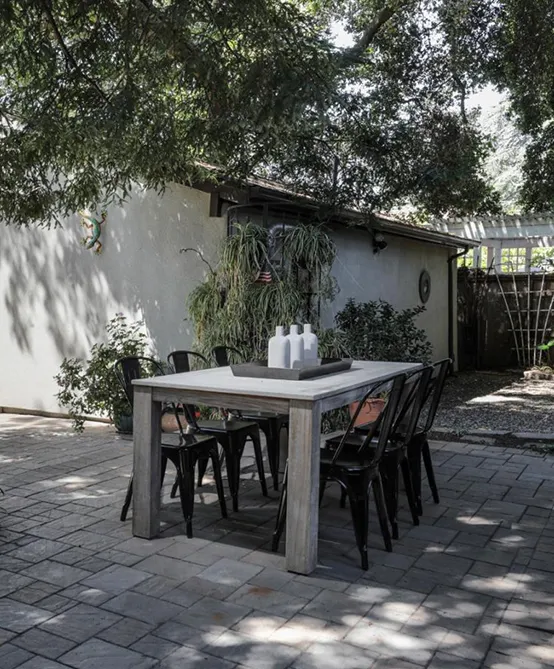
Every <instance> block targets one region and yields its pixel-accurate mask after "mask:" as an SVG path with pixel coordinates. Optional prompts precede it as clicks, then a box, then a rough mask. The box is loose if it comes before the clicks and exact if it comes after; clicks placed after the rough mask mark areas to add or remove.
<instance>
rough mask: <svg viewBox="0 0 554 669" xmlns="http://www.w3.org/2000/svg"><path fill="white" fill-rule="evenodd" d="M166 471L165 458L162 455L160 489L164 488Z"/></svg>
mask: <svg viewBox="0 0 554 669" xmlns="http://www.w3.org/2000/svg"><path fill="white" fill-rule="evenodd" d="M166 469H167V458H166V457H165V456H164V455H162V471H161V481H160V488H163V487H164V479H165V471H166Z"/></svg>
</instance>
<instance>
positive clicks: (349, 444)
mask: <svg viewBox="0 0 554 669" xmlns="http://www.w3.org/2000/svg"><path fill="white" fill-rule="evenodd" d="M343 436H344V432H343V433H342V434H337V435H334V436H333V437H331V439H326V440H325V445H324V446H323V448H322V449H321V451H320V458H322V457H323V453H324V451H326V450H328V451H329V452H331V453H334V451H335V449H336V448H337V446H338V445H339V444H340V442H341V439H342V438H343ZM364 439H365V435H363V434H358V433H357V432H352V433H351V434H349V435H348V437H347V438H346V441H345V443H344V446H345V451H344V452H345V455H346V458H347V459H348V460H352V459H353V458H352V449H354V448H360V446H361V445H362V443H363V441H364ZM377 442H378V437H374V438H373V439H372V440H371V443H370V444H368V445H367V446H366V449H367V452H368V453H370V454H371V455H373V453H374V452H375V448H376V446H377ZM401 449H402V444H401V443H395V441H394V440H391V441H389V442H388V444H387V447H386V449H385V453H384V455H383V457H387V455H389V454H392V453H396V452H397V451H399V450H401ZM341 460H342V458H341Z"/></svg>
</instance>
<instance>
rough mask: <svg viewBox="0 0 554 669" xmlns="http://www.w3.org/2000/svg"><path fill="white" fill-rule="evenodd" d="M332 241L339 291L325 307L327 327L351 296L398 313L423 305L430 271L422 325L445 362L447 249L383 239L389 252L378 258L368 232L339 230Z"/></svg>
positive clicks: (394, 238) (446, 340) (406, 241)
mask: <svg viewBox="0 0 554 669" xmlns="http://www.w3.org/2000/svg"><path fill="white" fill-rule="evenodd" d="M332 236H333V239H334V241H335V244H336V245H337V258H336V260H335V263H334V265H333V274H334V276H335V278H336V279H337V281H338V285H339V288H340V292H339V294H338V295H337V297H336V299H335V300H334V302H333V303H332V304H331V305H328V306H327V307H325V308H324V310H323V313H322V319H323V324H324V325H325V326H326V327H330V326H331V325H332V324H333V318H334V315H335V314H336V313H337V311H340V309H342V308H343V307H344V305H345V304H346V300H347V299H348V298H350V297H353V298H354V299H356V300H357V301H359V302H367V301H369V300H378V299H383V300H386V301H387V302H390V303H391V304H392V305H393V306H394V307H395V308H396V309H404V308H408V307H414V306H416V305H419V304H421V301H420V298H419V275H420V273H421V271H422V270H423V269H426V270H427V271H428V272H429V274H430V276H431V294H430V297H429V300H428V302H427V304H426V305H425V306H426V311H425V312H424V313H423V314H421V316H420V317H419V319H418V325H419V326H420V327H422V328H423V329H424V330H425V331H426V333H427V336H428V338H429V341H430V342H431V344H432V346H433V358H434V359H439V358H444V357H447V356H448V264H447V259H448V256H449V250H448V249H446V248H443V247H439V246H434V245H431V244H427V243H421V242H417V241H412V240H409V239H403V238H401V237H394V236H392V235H385V239H386V241H387V243H388V246H387V248H386V249H384V250H383V251H381V252H380V253H377V254H374V253H373V246H372V242H371V237H370V236H369V234H368V233H367V232H365V231H362V230H359V229H354V228H349V229H346V228H344V227H343V228H336V229H334V230H333V232H332ZM453 251H454V250H453V249H451V250H450V253H452V252H453ZM454 304H455V302H454Z"/></svg>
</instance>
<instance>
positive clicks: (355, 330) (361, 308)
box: [335, 299, 432, 362]
mask: <svg viewBox="0 0 554 669" xmlns="http://www.w3.org/2000/svg"><path fill="white" fill-rule="evenodd" d="M424 311H425V307H423V306H417V307H412V308H411V309H403V310H401V311H397V310H396V309H395V308H394V307H393V306H392V305H391V304H389V303H388V302H385V301H383V300H379V301H370V302H356V301H355V300H354V299H349V300H348V302H347V303H346V306H345V307H344V309H343V310H342V311H339V313H338V314H337V315H336V316H335V323H336V326H337V329H338V330H339V331H340V332H341V333H342V340H343V346H344V351H345V353H346V354H347V355H348V356H349V357H351V358H354V359H355V360H386V361H388V362H429V361H430V359H431V353H432V346H431V343H430V342H429V341H428V340H427V335H426V334H425V331H424V330H422V329H421V328H418V327H417V325H416V323H415V319H416V318H417V316H419V315H420V314H421V313H423V312H424Z"/></svg>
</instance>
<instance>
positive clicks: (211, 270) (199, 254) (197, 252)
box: [179, 247, 215, 274]
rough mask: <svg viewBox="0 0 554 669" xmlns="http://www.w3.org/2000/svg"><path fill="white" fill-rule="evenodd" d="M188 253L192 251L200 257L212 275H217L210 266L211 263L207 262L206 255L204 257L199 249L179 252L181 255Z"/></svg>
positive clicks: (187, 249)
mask: <svg viewBox="0 0 554 669" xmlns="http://www.w3.org/2000/svg"><path fill="white" fill-rule="evenodd" d="M187 251H192V252H193V253H196V254H197V255H198V257H199V258H200V260H201V261H202V262H203V263H205V264H206V265H207V266H208V268H209V270H210V272H211V273H212V274H215V272H214V269H213V267H212V266H211V265H210V263H209V262H208V261H207V260H206V258H204V255H203V254H202V253H201V252H200V251H199V250H198V249H193V248H189V247H187V248H186V249H181V250H180V251H179V253H187Z"/></svg>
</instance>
